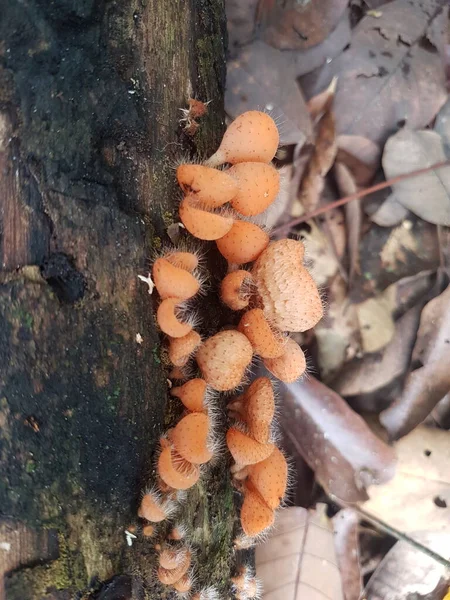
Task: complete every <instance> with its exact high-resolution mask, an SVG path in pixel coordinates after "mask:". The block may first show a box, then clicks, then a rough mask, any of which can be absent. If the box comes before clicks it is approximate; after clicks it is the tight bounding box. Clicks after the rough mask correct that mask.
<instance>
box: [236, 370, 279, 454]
mask: <svg viewBox="0 0 450 600" xmlns="http://www.w3.org/2000/svg"><path fill="white" fill-rule="evenodd" d="M228 409H229V410H232V411H234V412H235V413H237V414H238V415H239V416H240V417H241V418H242V420H243V421H244V422H245V423H246V425H247V427H248V431H249V434H250V436H251V437H252V438H253V439H255V440H256V441H257V442H260V443H261V444H266V443H267V442H268V441H269V437H270V429H271V425H272V421H273V416H274V413H275V399H274V394H273V387H272V383H271V382H270V379H268V378H267V377H258V378H257V379H255V381H254V382H253V383H252V384H251V385H250V387H249V388H248V389H247V390H246V392H245V393H244V394H243V395H242V396H240V397H239V398H237V399H236V400H233V401H232V402H230V404H229V405H228Z"/></svg>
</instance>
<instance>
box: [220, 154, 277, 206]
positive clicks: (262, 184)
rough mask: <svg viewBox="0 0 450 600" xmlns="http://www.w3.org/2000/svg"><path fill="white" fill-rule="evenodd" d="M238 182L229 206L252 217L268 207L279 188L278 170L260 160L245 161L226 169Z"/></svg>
mask: <svg viewBox="0 0 450 600" xmlns="http://www.w3.org/2000/svg"><path fill="white" fill-rule="evenodd" d="M227 173H228V175H230V176H231V177H233V178H234V179H235V180H236V181H237V183H238V186H239V187H238V189H237V192H236V194H235V196H234V198H233V199H232V200H231V206H232V207H233V208H234V210H236V211H237V212H238V213H240V214H241V215H244V216H246V217H252V216H254V215H259V214H260V213H262V212H264V211H265V210H266V208H268V207H269V206H270V205H271V204H272V202H273V201H274V200H275V198H276V197H277V194H278V192H279V190H280V176H279V174H278V171H277V170H276V169H275V168H274V167H272V165H267V164H265V163H261V162H245V163H239V164H237V165H234V166H233V167H231V168H230V169H228V171H227Z"/></svg>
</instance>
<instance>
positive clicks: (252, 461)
mask: <svg viewBox="0 0 450 600" xmlns="http://www.w3.org/2000/svg"><path fill="white" fill-rule="evenodd" d="M278 143H279V135H278V130H277V127H276V125H275V123H274V121H273V120H272V119H271V117H269V116H268V115H267V114H265V113H262V112H258V111H249V112H246V113H244V114H242V115H241V116H240V117H238V118H237V119H236V120H235V121H234V122H233V123H231V125H230V126H229V127H228V129H227V131H226V132H225V135H224V137H223V139H222V142H221V144H220V147H219V149H218V150H217V152H216V153H215V154H214V155H213V156H211V158H210V159H209V160H207V161H206V162H205V163H204V164H183V165H180V166H179V167H178V169H177V179H178V182H179V184H180V187H181V189H182V191H183V199H182V200H181V203H180V207H179V215H180V219H181V221H182V223H183V225H184V227H185V228H186V230H187V231H188V232H189V233H190V234H191V235H192V236H194V237H195V238H198V239H200V240H204V241H215V243H216V245H217V248H218V250H219V252H220V253H221V254H222V256H223V257H224V258H225V259H226V261H227V263H228V272H227V274H226V276H225V277H224V278H223V280H222V282H221V284H220V290H218V294H219V295H220V299H221V300H222V302H223V303H224V304H225V305H227V306H228V307H229V308H231V309H232V310H234V311H240V312H241V314H240V316H239V323H238V325H237V327H234V328H226V329H224V330H221V331H219V332H217V333H214V334H213V335H211V336H210V337H208V338H207V339H204V340H202V338H201V336H200V334H199V333H198V332H197V331H196V322H195V319H193V318H192V317H191V316H190V314H191V311H190V309H189V307H190V303H191V301H192V299H193V298H194V297H195V296H197V294H199V293H200V292H201V291H202V287H203V279H202V276H201V274H200V270H199V261H198V256H197V254H196V253H194V252H188V251H184V250H183V251H180V250H177V249H173V250H169V251H165V252H164V253H163V254H162V255H161V256H159V257H158V258H157V259H156V260H155V261H154V263H153V266H152V273H151V278H150V277H148V278H142V279H143V280H144V281H146V282H147V283H149V284H150V286H151V287H152V284H154V287H155V288H156V290H157V292H158V294H159V298H160V303H159V306H158V309H157V315H156V319H157V323H158V325H159V327H160V329H161V331H162V332H163V333H164V334H165V335H166V336H167V338H168V357H169V360H170V362H171V364H172V365H173V370H172V372H171V375H170V377H171V378H172V379H176V380H180V385H178V386H176V387H172V388H171V395H172V396H173V397H175V398H178V399H179V400H180V402H181V403H182V405H183V409H184V412H183V414H182V417H181V419H180V420H179V421H178V423H177V424H176V425H174V426H173V427H172V428H171V429H169V430H168V431H167V432H166V433H165V435H164V436H162V437H161V439H160V451H159V455H158V459H157V465H156V470H157V474H158V481H157V485H156V487H155V488H153V489H151V490H149V491H146V492H145V493H144V495H143V497H142V501H141V505H140V508H139V512H138V516H139V517H140V518H141V519H143V520H144V522H145V524H146V525H145V527H144V530H145V529H146V530H147V532H148V535H152V533H153V528H154V527H155V526H156V525H155V524H157V523H159V522H161V521H164V520H166V519H170V518H171V517H172V516H173V514H174V513H175V512H176V510H177V507H178V504H179V502H180V499H181V498H182V495H183V494H184V490H187V489H189V488H191V487H192V486H194V485H195V484H196V483H197V482H198V480H199V478H200V476H201V472H202V468H203V465H205V464H206V463H208V462H209V461H210V460H211V459H212V457H213V455H214V453H215V450H216V448H215V446H216V444H217V439H219V440H220V432H219V433H218V432H217V431H216V428H215V425H214V421H215V420H214V414H215V408H214V403H215V400H216V398H217V392H230V391H233V390H236V389H237V388H240V387H241V386H243V384H245V382H246V377H247V373H248V369H249V366H250V365H251V363H252V361H253V360H254V358H255V357H258V358H259V359H260V360H261V361H262V362H263V364H264V366H265V367H266V369H267V370H268V371H269V372H270V373H271V374H272V375H273V376H274V377H276V378H278V379H279V380H281V381H284V382H293V381H295V380H296V379H298V378H299V377H301V375H302V374H303V373H304V371H305V368H306V361H305V356H304V353H303V351H302V349H301V348H300V346H299V345H298V344H297V343H296V342H295V341H294V340H293V339H292V338H291V337H289V334H290V333H292V332H302V331H305V330H307V329H309V328H311V327H313V326H314V325H315V324H316V323H317V322H318V320H319V319H320V318H321V316H322V302H321V299H320V295H319V292H318V290H317V287H316V285H315V283H314V281H313V279H312V278H311V276H310V274H309V272H308V271H307V269H306V267H305V266H304V262H303V261H304V247H303V244H302V242H300V241H297V240H288V239H283V240H278V241H274V242H270V238H269V234H268V233H267V231H266V230H265V229H264V227H261V226H260V225H259V224H258V223H257V222H255V220H254V217H256V216H259V222H262V221H263V218H262V217H263V215H262V213H264V211H265V210H266V209H267V208H268V207H269V206H270V205H271V204H272V202H274V200H275V198H276V196H277V194H278V191H279V186H280V182H279V174H278V171H277V170H276V169H275V167H274V166H273V165H272V164H271V161H272V159H273V158H274V156H275V152H276V150H277V147H278ZM223 165H225V167H226V168H218V167H222V166H223ZM261 215H262V217H261ZM192 358H194V359H195V362H196V365H197V368H198V374H197V376H195V377H194V378H190V379H188V378H187V373H188V372H189V368H188V367H190V365H191V364H192V361H191V359H192ZM190 371H191V372H192V369H191V370H190ZM227 409H228V414H229V417H230V419H232V424H231V426H230V428H229V429H228V431H227V432H226V445H227V447H228V450H229V452H230V454H231V455H232V457H233V459H234V464H233V466H232V468H231V472H232V476H233V482H234V484H235V487H236V488H237V489H238V490H239V491H240V492H241V493H242V494H243V502H242V509H241V525H242V530H243V532H244V533H243V537H244V538H245V539H246V542H245V543H247V542H248V541H249V540H250V542H251V543H254V541H255V538H258V536H259V535H260V534H261V533H263V532H264V531H265V530H267V528H269V527H270V526H271V525H272V524H273V522H274V515H275V511H276V510H277V508H278V507H279V506H280V503H281V502H282V499H283V497H284V495H285V491H286V486H287V479H288V467H287V463H286V459H285V457H284V455H283V453H282V452H281V450H280V449H279V448H278V447H277V446H276V444H275V441H274V440H275V436H274V426H273V419H274V413H275V400H274V391H273V386H272V382H271V380H270V379H269V378H268V377H259V378H258V379H256V380H255V381H253V383H251V385H250V386H249V387H248V388H247V389H246V390H244V392H243V393H242V394H241V395H240V396H238V397H237V398H234V399H233V400H232V401H231V402H229V404H228V407H227ZM172 531H173V532H176V531H177V529H176V528H175V529H173V530H172ZM171 535H172V534H170V535H169V537H168V538H167V539H166V540H165V542H164V545H163V546H162V547H160V546H158V547H157V550H158V552H159V558H158V560H159V567H158V571H157V576H158V579H159V580H160V582H161V583H163V584H165V585H170V586H172V587H173V589H174V590H175V591H176V592H177V593H178V594H179V595H180V596H183V595H186V594H187V595H189V594H190V593H191V589H192V588H193V574H192V568H191V561H192V551H191V550H190V548H189V547H188V546H187V545H186V544H184V543H182V542H181V540H182V538H183V535H181V536H178V537H177V535H176V534H175V533H174V535H173V536H172V537H171ZM236 547H237V544H236ZM241 547H244V543H243V544H242V546H241ZM231 585H232V587H233V589H234V592H235V595H236V598H238V600H248V599H250V598H255V597H257V596H258V595H259V594H260V588H259V584H258V582H257V580H256V579H255V578H254V577H253V576H252V575H251V573H250V571H249V569H248V568H242V569H241V570H240V571H239V572H238V574H237V575H236V576H235V577H234V578H233V579H232V582H231ZM194 587H195V586H194ZM208 590H209V591H208ZM215 593H216V592H215V590H214V589H213V588H208V589H206V590H203V591H198V592H196V593H195V594H194V595H193V596H190V597H192V598H196V599H202V600H203V598H205V599H206V598H209V597H211V598H214V597H215V596H214V594H215ZM208 594H211V595H208Z"/></svg>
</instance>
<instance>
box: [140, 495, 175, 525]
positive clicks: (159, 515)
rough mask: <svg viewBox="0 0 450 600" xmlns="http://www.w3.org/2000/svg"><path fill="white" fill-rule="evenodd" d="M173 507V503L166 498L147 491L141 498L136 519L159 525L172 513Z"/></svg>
mask: <svg viewBox="0 0 450 600" xmlns="http://www.w3.org/2000/svg"><path fill="white" fill-rule="evenodd" d="M174 507H175V505H174V503H173V502H171V501H170V500H169V499H168V498H162V496H161V494H159V493H157V492H155V491H149V492H147V493H145V494H144V495H143V496H142V500H141V504H140V506H139V510H138V517H139V518H141V519H145V520H146V521H150V522H151V523H160V522H161V521H164V520H165V519H167V518H168V517H169V516H170V515H171V514H172V513H173V511H174Z"/></svg>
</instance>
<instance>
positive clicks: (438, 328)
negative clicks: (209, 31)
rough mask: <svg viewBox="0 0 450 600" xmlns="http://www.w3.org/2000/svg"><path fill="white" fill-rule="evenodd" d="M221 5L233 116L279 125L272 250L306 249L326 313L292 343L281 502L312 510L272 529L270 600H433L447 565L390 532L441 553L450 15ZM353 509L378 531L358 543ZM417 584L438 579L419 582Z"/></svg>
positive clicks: (370, 3)
mask: <svg viewBox="0 0 450 600" xmlns="http://www.w3.org/2000/svg"><path fill="white" fill-rule="evenodd" d="M226 5H227V6H226V8H227V16H228V28H229V35H230V40H231V51H230V59H229V62H228V81H227V91H226V98H225V104H226V106H225V108H226V111H227V114H228V116H229V117H230V118H234V117H235V116H237V115H238V114H239V113H240V112H242V111H244V110H248V109H262V110H266V111H268V112H269V113H270V114H272V115H273V116H275V117H276V118H277V119H278V121H279V124H280V131H281V141H282V146H283V147H282V148H281V149H280V151H279V153H278V154H277V162H278V166H279V167H280V168H281V169H282V171H281V172H282V174H283V185H282V186H281V192H280V198H279V200H278V202H277V203H276V204H275V205H274V208H273V209H272V210H271V211H269V212H268V213H267V214H265V215H262V217H261V218H262V219H264V220H266V221H267V222H268V223H269V224H270V227H272V228H273V231H274V234H273V235H274V237H277V236H288V237H289V236H290V237H294V238H300V239H303V240H304V242H305V249H306V260H307V263H308V266H309V267H310V268H311V271H312V274H313V276H314V278H315V279H316V281H317V282H318V284H319V286H320V288H321V290H322V293H323V297H324V300H325V304H326V311H325V316H324V318H323V320H322V321H321V322H320V323H319V324H318V325H317V326H316V327H315V329H314V330H313V331H310V332H306V333H304V334H302V335H301V336H299V337H298V341H299V342H301V343H302V345H303V346H304V347H306V350H307V355H308V365H309V369H308V370H309V375H308V376H307V378H306V379H304V380H302V381H300V382H297V383H295V384H292V385H290V386H283V388H282V389H280V411H279V420H280V425H281V428H282V431H283V436H284V440H285V448H286V450H289V453H290V455H291V457H292V464H293V465H296V469H297V474H298V483H297V485H295V483H294V484H293V488H292V490H291V493H290V495H289V498H288V502H289V501H290V502H294V503H295V502H297V503H300V504H301V506H303V507H305V508H301V507H300V506H297V507H291V508H288V509H286V510H285V511H282V512H281V513H280V515H279V518H280V519H281V518H283V517H285V518H286V519H287V523H288V524H289V525H288V529H289V528H290V529H291V530H292V531H287V530H286V528H285V529H283V527H285V526H283V525H280V527H281V528H282V531H283V533H282V534H281V535H279V534H278V532H277V530H276V531H275V538H274V540H273V542H275V545H272V546H271V544H273V542H271V541H269V542H268V544H267V546H266V547H264V546H263V547H262V548H264V550H262V551H263V553H264V556H265V558H264V561H265V563H266V567H267V565H268V568H266V573H265V575H264V576H262V578H263V579H265V588H266V591H265V592H264V596H263V597H264V598H270V600H278V598H283V600H284V599H285V598H286V599H287V600H290V598H292V599H293V598H297V597H300V596H299V589H300V588H299V585H300V583H301V584H302V586H303V587H301V598H302V600H313V599H315V598H316V597H322V598H323V597H326V598H335V597H336V598H341V597H342V598H345V600H356V598H358V597H361V598H362V597H365V598H367V600H375V599H377V598H380V599H381V598H383V600H384V599H386V600H394V599H396V598H398V599H399V600H400V598H401V599H403V598H410V600H411V599H412V598H413V597H414V598H419V597H420V598H422V597H423V598H425V597H426V598H427V599H428V600H442V598H443V596H444V595H445V592H446V590H447V587H448V586H447V587H446V585H445V581H446V579H445V577H446V575H445V576H444V575H443V574H442V573H443V572H442V571H441V570H439V567H440V565H439V563H438V562H436V561H434V562H433V559H430V558H429V557H427V556H426V555H425V554H424V553H423V551H417V549H416V548H413V547H412V546H411V543H408V541H401V542H398V541H397V543H395V542H396V539H397V538H396V535H397V534H396V533H395V532H396V531H397V533H398V532H400V534H401V532H402V531H403V532H406V533H407V534H408V535H411V536H413V537H414V539H417V540H418V542H419V546H420V544H421V545H422V546H425V547H427V546H428V547H433V548H435V549H437V551H438V553H439V552H440V553H441V554H442V549H441V547H439V544H438V545H437V546H436V545H435V543H436V542H435V539H436V535H438V532H439V535H442V533H443V530H442V528H441V527H440V524H443V523H445V522H446V523H447V524H448V522H450V519H449V513H448V510H450V509H449V505H450V499H449V496H448V481H447V479H448V473H447V474H446V473H444V472H443V471H442V470H441V471H440V470H439V469H442V465H447V467H448V448H449V447H450V431H449V430H450V380H449V379H448V373H450V363H449V351H450V350H449V343H448V340H449V339H450V332H449V331H448V326H449V324H450V321H449V319H450V296H449V293H450V288H449V287H448V284H449V280H450V200H449V198H450V193H449V192H450V183H449V182H450V179H449V178H450V162H448V163H447V164H445V165H442V163H443V162H444V161H446V160H447V161H448V160H449V159H450V152H449V148H450V100H449V97H448V91H449V89H450V86H449V81H450V79H449V77H448V74H449V70H448V69H449V67H450V61H449V56H450V53H449V49H450V39H449V37H450V36H449V34H450V28H449V16H448V10H449V6H448V2H447V1H446V0H393V1H391V2H384V3H383V2H382V1H380V0H352V1H350V2H347V1H344V0H326V1H325V0H309V2H304V1H301V2H294V1H293V0H292V1H291V0H287V1H283V2H282V1H281V0H256V1H255V0H245V1H243V2H235V1H234V0H226ZM330 84H331V86H330ZM436 164H439V165H440V166H439V167H436V166H435V165H436ZM416 171H420V173H418V174H415V173H416ZM372 186H375V190H378V191H376V193H371V194H369V190H371V188H372ZM366 190H368V191H367V192H366ZM347 197H352V198H356V200H353V201H349V200H347ZM342 198H344V199H345V200H343V201H342V203H341V202H339V200H340V199H342ZM341 204H342V206H341ZM314 211H316V212H318V213H319V212H320V213H321V214H320V216H319V215H317V216H310V213H311V212H314ZM299 293H301V290H299ZM313 374H314V376H315V377H313V376H312V375H313ZM434 461H437V463H439V465H440V466H436V465H435V462H434ZM306 465H307V466H306ZM447 470H448V469H447ZM311 472H312V474H311ZM294 477H295V473H294ZM311 477H314V479H315V486H313V487H311V485H310V484H311V481H310V480H311ZM304 486H306V487H307V488H308V489H307V490H306V489H304ZM319 500H320V501H322V502H325V503H326V504H327V511H328V514H329V515H330V516H331V515H334V517H333V524H334V527H335V530H336V535H335V539H334V542H335V544H334V546H335V548H333V552H334V554H333V559H332V560H331V562H330V563H329V564H328V563H327V560H328V559H329V558H330V556H331V555H330V554H329V553H330V552H331V550H330V548H331V546H330V538H328V537H327V538H325V537H324V533H323V531H324V529H326V530H327V531H331V524H330V521H329V520H328V519H327V517H326V516H324V515H323V508H315V506H316V502H317V501H319ZM317 506H319V505H317ZM306 509H309V510H306ZM360 510H361V511H365V512H366V513H367V515H370V514H372V515H373V516H374V518H375V517H376V518H378V519H379V520H380V521H379V523H381V524H383V526H381V525H380V526H377V525H376V524H375V525H370V526H368V525H367V522H365V521H364V516H363V515H362V513H361V514H360V513H359V511H360ZM319 514H320V515H322V516H320V519H325V520H324V521H321V523H322V525H323V524H324V523H325V524H326V526H325V527H324V529H322V530H320V531H319V530H317V528H316V527H315V521H314V519H316V518H319V517H318V515H319ZM374 523H376V522H375V521H374ZM276 527H278V524H277V525H276ZM395 528H396V529H395ZM419 529H421V530H422V531H421V532H419V533H418V530H419ZM444 529H445V532H444V533H445V535H449V532H448V527H447V528H444ZM369 530H370V532H371V533H370V535H368V533H367V532H368V531H369ZM305 532H307V534H306V533H305ZM424 532H425V533H424ZM406 533H405V535H406ZM290 536H293V538H292V540H291V539H290ZM310 538H311V540H312V542H311V543H313V542H314V543H315V544H316V547H315V553H316V554H317V557H319V558H322V563H321V567H320V569H319V568H318V567H317V566H314V567H312V570H311V569H309V568H308V569H305V565H308V564H310V563H308V560H311V559H310V558H307V553H305V552H303V551H302V550H301V549H300V550H299V548H303V550H304V544H305V540H306V539H308V540H309V539H310ZM446 539H447V546H448V538H446ZM331 540H332V538H331ZM309 543H310V542H309V541H308V544H309ZM394 543H395V545H394ZM440 543H441V544H442V538H441V542H440ZM277 544H278V545H277ZM283 544H286V548H284V546H283ZM291 544H293V546H291ZM299 544H300V546H299ZM293 547H295V548H296V549H294V550H293V554H292V557H289V556H287V554H286V553H285V550H286V552H287V549H289V548H293ZM283 548H284V549H283ZM390 548H392V549H391V550H390V551H389V549H390ZM257 554H258V555H261V552H260V551H259V550H258V552H257ZM324 559H326V560H324ZM259 560H260V559H259V558H258V556H257V562H258V561H259ZM429 561H431V562H429ZM330 565H332V567H331V566H330ZM328 567H330V568H331V569H332V574H330V575H329V578H328V581H327V582H322V581H321V580H324V579H325V577H328V574H329V571H328V570H327V569H328ZM260 568H261V567H260ZM333 569H335V570H336V569H337V575H336V576H335V574H336V571H333ZM425 572H426V573H432V572H433V573H434V574H433V576H431V575H430V578H429V579H427V577H426V576H423V577H422V581H420V577H418V574H419V575H420V574H423V573H425ZM317 573H321V574H322V577H321V578H317ZM325 573H326V576H324V574H325ZM330 573H331V571H330ZM306 574H310V575H311V577H316V579H315V580H314V581H312V582H311V581H308V580H307V579H305V577H306ZM394 574H395V575H394ZM420 576H421V575H420ZM283 577H284V579H283ZM281 580H283V581H284V583H285V585H286V587H283V586H280V585H278V583H279V582H280V581H281ZM329 582H332V585H331V588H333V589H331V588H330V586H328V587H327V589H326V590H325V589H322V588H321V585H322V586H326V584H328V583H329ZM425 582H426V585H425ZM307 583H312V586H313V588H314V589H311V588H310V589H308V586H307V585H306V584H307ZM363 584H364V585H365V589H364V594H363V595H362V596H360V595H359V594H360V591H361V589H362V585H363ZM283 585H284V584H283ZM305 585H306V587H305ZM274 586H275V587H276V588H277V589H274ZM314 594H316V595H314ZM318 594H319V595H318ZM333 594H335V595H333Z"/></svg>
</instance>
